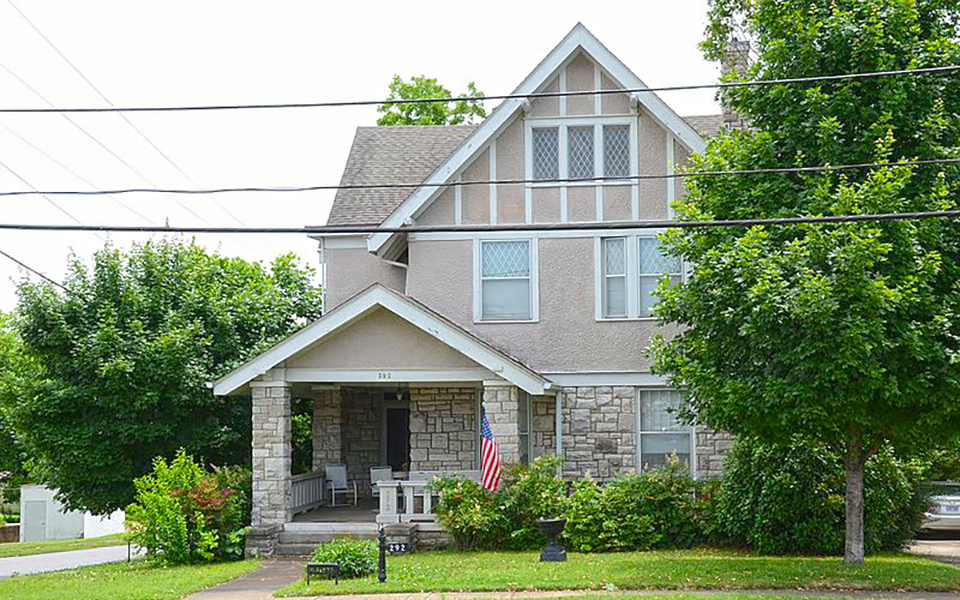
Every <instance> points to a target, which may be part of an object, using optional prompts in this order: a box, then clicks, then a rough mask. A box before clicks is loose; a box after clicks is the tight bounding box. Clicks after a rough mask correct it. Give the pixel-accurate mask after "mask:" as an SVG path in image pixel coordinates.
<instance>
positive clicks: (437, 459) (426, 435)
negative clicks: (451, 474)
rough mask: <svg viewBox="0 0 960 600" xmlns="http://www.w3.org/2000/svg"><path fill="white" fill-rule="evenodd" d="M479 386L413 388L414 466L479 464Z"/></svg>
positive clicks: (466, 467) (460, 467)
mask: <svg viewBox="0 0 960 600" xmlns="http://www.w3.org/2000/svg"><path fill="white" fill-rule="evenodd" d="M478 431H479V427H478V425H477V390H476V388H469V387H464V388H437V387H423V388H411V389H410V470H411V471H442V470H446V469H452V470H470V469H476V468H477V435H478V434H477V432H478Z"/></svg>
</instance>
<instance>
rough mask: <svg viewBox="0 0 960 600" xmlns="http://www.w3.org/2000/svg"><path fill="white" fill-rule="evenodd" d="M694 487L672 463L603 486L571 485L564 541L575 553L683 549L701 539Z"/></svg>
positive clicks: (686, 472) (681, 468) (698, 502)
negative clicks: (665, 548) (666, 548)
mask: <svg viewBox="0 0 960 600" xmlns="http://www.w3.org/2000/svg"><path fill="white" fill-rule="evenodd" d="M699 487H700V486H699V484H698V483H697V482H695V481H694V480H693V479H692V478H691V477H690V472H689V470H688V469H687V468H686V466H685V465H683V464H682V463H680V462H679V461H678V460H673V461H671V462H670V463H668V464H666V465H664V466H662V467H659V468H657V469H653V470H651V471H645V472H643V473H641V474H639V475H635V474H629V475H623V476H621V477H619V478H617V479H615V480H614V481H611V482H610V483H607V484H606V485H603V486H600V485H597V483H596V482H594V481H593V480H591V479H583V480H580V481H578V482H576V483H575V484H574V493H573V496H572V497H571V498H570V505H569V508H568V510H567V513H566V515H565V516H566V517H567V526H566V528H565V530H564V537H565V538H566V539H567V542H568V543H569V544H570V546H571V547H572V548H573V549H575V550H578V551H580V552H612V551H625V550H647V549H650V548H664V547H684V548H685V547H689V546H692V545H694V544H696V543H698V542H700V541H702V540H703V539H704V532H703V531H702V529H701V526H700V520H699V519H698V511H699V510H701V506H702V505H703V504H704V503H705V501H704V500H701V499H698V491H699Z"/></svg>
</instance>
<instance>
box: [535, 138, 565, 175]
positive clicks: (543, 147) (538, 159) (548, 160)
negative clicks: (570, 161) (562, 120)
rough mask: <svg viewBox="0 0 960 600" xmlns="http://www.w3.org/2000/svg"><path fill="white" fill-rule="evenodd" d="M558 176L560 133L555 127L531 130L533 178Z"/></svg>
mask: <svg viewBox="0 0 960 600" xmlns="http://www.w3.org/2000/svg"><path fill="white" fill-rule="evenodd" d="M559 176H560V133H559V130H558V129H557V128H556V127H535V128H534V129H533V178H534V179H557V178H558V177H559Z"/></svg>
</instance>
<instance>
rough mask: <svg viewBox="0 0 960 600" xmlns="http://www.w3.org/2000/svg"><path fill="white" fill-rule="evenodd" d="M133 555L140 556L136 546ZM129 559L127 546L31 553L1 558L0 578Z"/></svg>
mask: <svg viewBox="0 0 960 600" xmlns="http://www.w3.org/2000/svg"><path fill="white" fill-rule="evenodd" d="M133 556H139V551H138V550H137V549H136V548H134V549H133ZM123 560H127V547H126V546H105V547H103V548H90V549H87V550H70V551H68V552H51V553H49V554H29V555H27V556H11V557H9V558H0V579H3V578H6V577H12V576H13V575H32V574H34V573H46V572H47V571H62V570H64V569H75V568H77V567H86V566H89V565H101V564H104V563H111V562H120V561H123Z"/></svg>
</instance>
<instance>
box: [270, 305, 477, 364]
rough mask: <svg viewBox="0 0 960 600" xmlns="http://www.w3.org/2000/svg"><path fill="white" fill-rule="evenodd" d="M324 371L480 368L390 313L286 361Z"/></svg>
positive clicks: (375, 314) (381, 313)
mask: <svg viewBox="0 0 960 600" xmlns="http://www.w3.org/2000/svg"><path fill="white" fill-rule="evenodd" d="M284 366H287V367H315V368H324V369H463V368H474V367H479V365H478V364H477V363H475V362H473V361H472V360H470V359H469V358H467V357H466V356H464V355H463V354H460V353H459V352H457V351H456V350H454V349H452V348H451V347H450V346H448V345H446V344H444V343H442V342H439V341H438V340H437V339H436V338H434V337H433V336H431V335H430V334H428V333H426V332H424V331H423V330H422V329H420V328H418V327H414V326H413V325H411V324H410V323H408V322H407V321H405V320H404V319H402V318H400V317H398V316H396V315H395V314H393V313H392V312H390V311H388V310H386V309H377V310H375V311H374V312H373V313H371V314H370V315H368V316H366V317H364V318H363V319H361V320H360V321H358V322H356V323H354V324H353V325H351V326H350V327H349V328H347V329H345V330H343V331H342V332H340V333H337V334H335V335H334V336H333V337H331V338H330V339H328V340H325V341H324V342H323V343H321V344H319V345H317V346H315V347H313V348H311V349H309V350H306V351H304V352H302V353H300V354H297V355H296V356H294V357H293V358H291V359H290V360H288V361H286V363H285V365H284Z"/></svg>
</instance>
